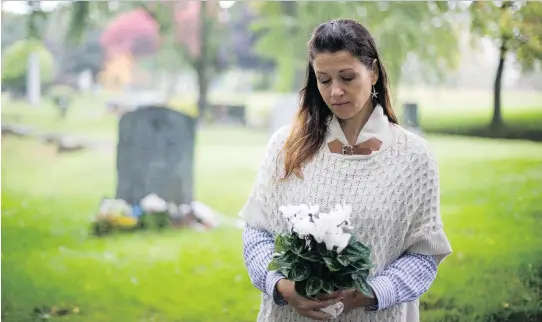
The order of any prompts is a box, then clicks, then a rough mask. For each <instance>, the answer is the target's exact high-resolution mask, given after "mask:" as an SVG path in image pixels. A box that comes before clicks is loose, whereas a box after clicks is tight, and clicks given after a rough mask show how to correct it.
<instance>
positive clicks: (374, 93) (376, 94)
mask: <svg viewBox="0 0 542 322" xmlns="http://www.w3.org/2000/svg"><path fill="white" fill-rule="evenodd" d="M371 95H373V99H374V100H376V98H377V97H378V92H377V91H376V89H375V86H374V85H373V92H372V93H371Z"/></svg>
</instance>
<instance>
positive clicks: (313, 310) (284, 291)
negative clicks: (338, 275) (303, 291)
mask: <svg viewBox="0 0 542 322" xmlns="http://www.w3.org/2000/svg"><path fill="white" fill-rule="evenodd" d="M294 285H295V284H294V282H292V281H290V280H287V279H282V280H280V281H279V282H278V283H277V291H278V292H279V293H280V295H282V297H283V298H284V299H285V300H286V301H288V304H289V305H291V306H292V307H293V308H294V309H295V310H296V311H297V313H299V314H300V315H302V316H306V317H309V318H313V319H315V320H328V319H330V318H331V315H329V314H327V313H324V312H322V311H320V309H322V308H325V307H326V306H329V305H333V304H335V303H338V302H341V300H342V296H341V293H340V292H335V293H333V294H331V295H330V296H326V299H325V300H310V299H308V298H306V297H303V296H301V295H299V294H298V293H297V292H296V290H295V287H294Z"/></svg>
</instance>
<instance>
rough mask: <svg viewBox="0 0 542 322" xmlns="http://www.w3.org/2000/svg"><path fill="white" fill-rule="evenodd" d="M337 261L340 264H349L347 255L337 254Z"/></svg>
mask: <svg viewBox="0 0 542 322" xmlns="http://www.w3.org/2000/svg"><path fill="white" fill-rule="evenodd" d="M337 261H338V262H339V263H340V264H341V265H342V266H348V264H350V257H348V256H347V255H343V254H340V255H339V256H337Z"/></svg>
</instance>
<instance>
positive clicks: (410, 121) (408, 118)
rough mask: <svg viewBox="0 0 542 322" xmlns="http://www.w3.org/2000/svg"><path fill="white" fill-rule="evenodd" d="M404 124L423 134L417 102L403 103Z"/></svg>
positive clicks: (409, 128) (407, 127)
mask: <svg viewBox="0 0 542 322" xmlns="http://www.w3.org/2000/svg"><path fill="white" fill-rule="evenodd" d="M402 123H403V126H404V127H405V128H406V129H408V130H410V131H412V132H414V133H416V134H418V135H422V134H423V133H422V132H423V131H422V129H421V127H420V119H419V114H418V104H416V103H404V104H403V122H402Z"/></svg>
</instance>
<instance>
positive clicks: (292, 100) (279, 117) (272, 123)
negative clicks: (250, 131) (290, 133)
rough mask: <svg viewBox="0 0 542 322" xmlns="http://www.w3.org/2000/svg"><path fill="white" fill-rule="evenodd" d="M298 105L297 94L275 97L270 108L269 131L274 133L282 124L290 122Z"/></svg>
mask: <svg viewBox="0 0 542 322" xmlns="http://www.w3.org/2000/svg"><path fill="white" fill-rule="evenodd" d="M298 105H299V101H298V96H297V94H285V95H280V96H279V97H277V100H276V101H275V104H274V106H273V107H272V110H271V115H270V120H269V127H270V128H269V130H270V132H271V133H274V132H275V131H276V130H278V129H279V128H281V127H282V126H284V125H289V124H291V123H292V122H293V120H294V117H295V114H296V113H297V110H298Z"/></svg>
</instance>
